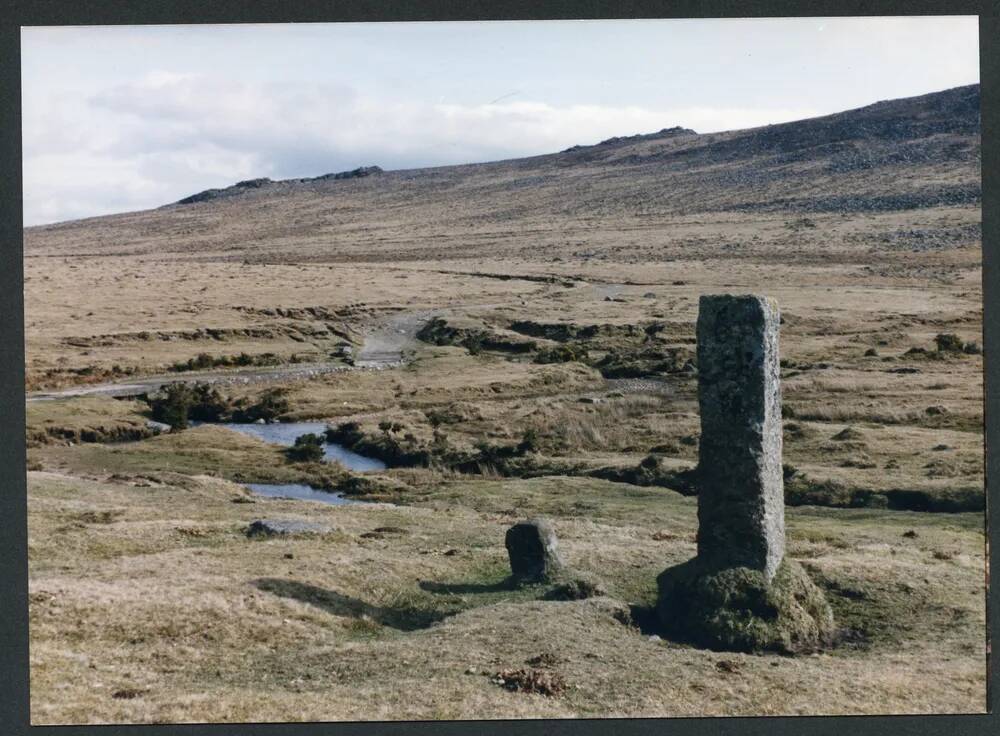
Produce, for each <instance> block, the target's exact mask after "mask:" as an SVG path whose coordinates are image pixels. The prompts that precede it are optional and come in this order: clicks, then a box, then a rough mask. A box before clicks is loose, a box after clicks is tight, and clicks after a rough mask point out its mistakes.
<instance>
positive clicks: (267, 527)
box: [246, 519, 333, 537]
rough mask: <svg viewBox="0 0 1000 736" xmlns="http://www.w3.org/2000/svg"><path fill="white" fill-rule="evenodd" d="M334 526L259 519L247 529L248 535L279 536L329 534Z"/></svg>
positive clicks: (312, 522)
mask: <svg viewBox="0 0 1000 736" xmlns="http://www.w3.org/2000/svg"><path fill="white" fill-rule="evenodd" d="M332 531H333V527H331V526H327V525H326V524H320V523H318V522H314V521H283V520H280V519H257V520H256V521H254V522H253V523H251V524H250V526H248V527H247V529H246V535H247V536H248V537H277V536H290V535H296V534H327V533H329V532H332Z"/></svg>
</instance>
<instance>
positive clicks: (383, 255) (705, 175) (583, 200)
mask: <svg viewBox="0 0 1000 736" xmlns="http://www.w3.org/2000/svg"><path fill="white" fill-rule="evenodd" d="M980 197H981V191H980V122H979V85H970V86H965V87H958V88H955V89H950V90H946V91H943V92H936V93H933V94H927V95H922V96H919V97H910V98H905V99H898V100H891V101H886V102H879V103H876V104H873V105H869V106H867V107H862V108H859V109H856V110H849V111H846V112H841V113H837V114H834V115H826V116H823V117H818V118H812V119H808V120H800V121H796V122H791V123H783V124H780V125H769V126H765V127H760V128H752V129H747V130H736V131H728V132H722V133H710V134H698V133H696V132H695V131H693V130H690V129H686V128H681V127H672V128H664V129H663V130H661V131H659V132H657V133H651V134H643V135H632V136H623V137H616V138H610V139H608V140H605V141H601V142H600V143H596V144H593V145H583V144H581V145H576V146H573V147H571V148H569V149H566V150H564V151H561V152H558V153H553V154H548V155H542V156H534V157H529V158H522V159H512V160H507V161H496V162H490V163H479V164H467V165H460V166H443V167H435V168H425V169H412V170H404V171H382V169H380V168H379V167H377V166H367V167H361V168H358V169H355V170H353V171H348V172H340V173H336V174H327V175H324V176H320V177H315V178H308V179H290V180H283V181H272V180H270V179H266V178H263V179H252V180H249V181H243V182H239V183H237V184H234V185H233V186H231V187H227V188H225V189H210V190H206V191H204V192H200V193H198V194H195V195H192V196H190V197H186V198H185V199H183V200H181V201H180V202H178V203H176V204H173V205H167V206H164V207H161V208H158V209H155V210H150V211H146V212H139V213H129V214H123V215H113V216H109V217H101V218H91V219H88V220H82V221H77V222H69V223H60V224H57V225H49V226H41V227H35V228H29V229H28V230H27V231H26V252H27V253H29V254H34V253H37V254H41V253H50V252H59V251H62V250H63V249H64V248H72V249H74V250H78V251H79V250H81V249H82V250H84V251H85V252H95V253H116V252H118V253H120V252H130V253H137V252H138V253H141V252H147V251H149V252H153V251H155V252H158V253H163V252H172V253H177V254H182V253H192V254H195V253H196V254H199V255H204V253H205V252H206V251H226V252H227V253H229V254H230V255H231V256H232V257H247V258H251V259H253V258H259V257H262V254H263V253H268V254H271V255H274V254H277V253H280V254H281V255H282V257H290V256H293V255H294V256H295V257H307V258H313V259H315V258H325V259H345V258H346V259H357V258H359V257H362V258H365V259H374V260H386V259H395V258H398V257H400V254H401V252H403V251H411V252H412V251H413V249H415V248H418V249H421V252H424V251H426V248H427V243H428V242H430V241H432V240H433V241H434V244H435V249H436V250H435V254H436V255H440V252H443V251H447V252H448V254H449V256H450V257H475V256H476V255H477V253H481V252H482V251H481V250H480V249H481V248H482V247H483V245H484V242H491V243H492V244H493V245H494V246H497V244H499V247H500V248H501V251H502V253H501V254H503V253H510V252H513V251H512V250H511V249H516V248H517V247H519V246H518V244H517V243H515V242H513V241H512V239H511V238H510V237H509V236H510V235H511V234H513V233H514V232H515V231H518V232H525V230H528V231H535V232H541V231H545V232H547V233H550V234H553V237H555V235H554V234H555V233H557V232H566V231H567V229H573V228H576V227H578V226H579V225H580V223H581V222H586V223H587V227H588V229H589V230H590V231H591V232H593V231H595V230H601V229H608V230H610V231H614V232H620V231H621V228H622V226H623V225H628V226H629V227H640V228H654V227H656V226H657V223H661V224H662V223H664V222H667V221H670V222H676V221H677V218H703V217H705V216H711V215H712V214H713V213H714V215H718V216H725V217H734V218H739V217H741V216H744V215H746V216H788V217H799V218H802V217H806V218H807V217H815V216H818V215H824V214H828V215H830V214H832V215H850V214H852V213H855V214H859V215H860V214H864V213H891V212H896V211H900V212H906V211H914V210H929V209H933V208H941V207H945V208H949V207H952V208H953V207H960V208H973V209H974V208H977V207H978V206H979V202H980ZM293 211H294V213H295V216H294V217H286V216H285V215H287V214H288V213H290V212H293ZM754 213H756V215H755V214H754ZM782 213H784V215H782ZM972 219H973V220H976V221H978V218H977V217H976V218H972ZM515 223H516V225H515ZM962 227H963V228H965V230H962V231H961V232H959V233H958V234H957V235H956V233H951V232H950V231H949V233H950V234H948V233H946V234H945V235H942V236H941V237H944V238H945V240H947V239H948V238H951V239H952V240H955V239H956V238H957V240H958V241H961V242H966V241H968V240H969V238H970V237H971V238H975V237H977V236H978V231H976V232H973V230H975V227H977V226H976V225H975V224H974V223H973V222H971V221H970V222H968V223H965V224H964V225H962ZM894 232H895V231H894ZM887 237H889V238H894V237H897V235H894V234H892V233H890V234H889V235H887ZM915 237H917V238H918V239H919V237H921V236H920V235H919V234H918V235H917V236H915ZM935 237H937V236H935ZM935 242H937V241H935ZM321 245H322V247H320V246H321ZM521 246H524V247H536V246H537V243H536V244H535V246H532V245H531V244H530V243H527V242H526V241H523V242H521ZM439 251H440V252H439ZM494 251H495V248H494ZM494 254H496V251H495V252H494Z"/></svg>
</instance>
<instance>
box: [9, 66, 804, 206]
mask: <svg viewBox="0 0 1000 736" xmlns="http://www.w3.org/2000/svg"><path fill="white" fill-rule="evenodd" d="M814 114H817V113H816V111H814V110H810V109H806V108H802V109H789V108H776V109H744V108H711V107H678V108H676V109H661V110H654V109H647V108H644V107H639V106H624V107H612V106H600V105H567V106H557V105H550V104H546V103H543V102H533V101H524V100H510V101H507V102H499V103H496V104H480V105H462V104H453V103H447V102H440V101H433V102H432V101H424V100H419V99H385V98H381V97H378V96H375V95H371V94H363V93H361V92H360V91H358V90H355V89H352V88H350V87H347V86H345V85H325V84H304V83H298V84H278V83H274V82H259V83H256V84H249V83H246V82H239V81H233V80H228V79H224V78H220V77H213V76H210V75H202V74H175V73H172V72H169V71H155V72H151V73H149V74H147V75H146V76H145V77H143V78H142V79H140V80H138V81H136V82H134V83H131V84H124V85H118V86H115V87H112V88H110V89H106V90H103V91H100V92H98V93H96V94H92V95H90V96H89V98H87V99H86V100H83V101H81V100H80V99H79V98H78V97H76V98H75V97H74V96H69V97H65V96H59V95H50V96H48V97H45V98H41V97H39V98H37V99H35V98H30V99H29V98H28V97H26V104H25V116H24V118H25V167H24V168H25V220H26V223H28V224H32V223H40V222H50V221H53V220H59V219H67V218H73V217H80V216H84V215H92V214H106V213H109V212H115V211H122V210H128V209H144V208H148V207H155V206H159V205H161V204H165V203H167V202H170V201H174V200H176V199H178V198H180V197H182V196H185V195H187V194H190V193H193V192H195V191H198V190H200V189H204V188H208V187H213V186H225V185H228V184H230V183H232V182H234V181H236V180H238V179H241V178H247V177H251V176H272V177H280V178H284V177H294V176H314V175H318V174H322V173H327V172H330V171H337V170H342V169H346V168H352V167H354V166H359V165H366V164H378V165H380V166H382V167H383V168H387V169H395V168H409V167H416V166H432V165H442V164H450V163H470V162H477V161H484V160H495V159H499V158H510V157H518V156H525V155H533V154H540V153H548V152H554V151H558V150H561V149H563V148H566V147H568V146H571V145H575V144H588V143H596V142H597V141H599V140H602V139H604V138H608V137H611V136H616V135H630V134H633V133H644V132H652V131H656V130H659V129H661V128H665V127H671V126H674V125H682V126H685V127H691V128H694V129H696V130H698V131H699V132H708V131H715V130H725V129H733V128H740V127H751V126H757V125H764V124H768V123H775V122H781V121H786V120H794V119H799V118H804V117H810V116H812V115H814Z"/></svg>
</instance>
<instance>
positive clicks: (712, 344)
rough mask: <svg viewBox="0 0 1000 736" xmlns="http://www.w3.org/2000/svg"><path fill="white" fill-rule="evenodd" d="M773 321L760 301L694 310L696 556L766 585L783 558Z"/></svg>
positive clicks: (705, 302) (734, 299)
mask: <svg viewBox="0 0 1000 736" xmlns="http://www.w3.org/2000/svg"><path fill="white" fill-rule="evenodd" d="M779 321H780V316H779V311H778V306H777V304H776V303H775V302H774V301H772V300H771V299H768V298H766V297H760V296H733V295H718V296H702V297H701V299H700V301H699V305H698V328H697V329H698V403H699V409H700V412H701V439H700V443H699V459H698V476H699V496H698V556H699V557H700V558H702V559H703V560H704V561H706V562H707V563H709V564H713V565H715V566H718V567H748V568H751V569H755V570H759V571H761V572H763V573H764V576H765V579H766V580H768V581H770V580H771V579H772V578H773V577H774V574H775V572H776V571H777V569H778V565H779V564H780V563H781V560H782V558H783V556H784V553H785V500H784V484H783V478H782V467H781V385H780V373H779V361H778V329H779V328H778V325H779Z"/></svg>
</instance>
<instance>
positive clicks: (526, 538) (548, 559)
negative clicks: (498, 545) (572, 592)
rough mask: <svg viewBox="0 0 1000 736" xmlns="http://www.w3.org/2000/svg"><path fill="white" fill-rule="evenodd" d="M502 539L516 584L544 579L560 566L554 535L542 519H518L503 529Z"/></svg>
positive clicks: (561, 566)
mask: <svg viewBox="0 0 1000 736" xmlns="http://www.w3.org/2000/svg"><path fill="white" fill-rule="evenodd" d="M504 542H505V544H506V546H507V555H508V556H509V558H510V571H511V576H512V577H513V578H514V580H515V581H517V582H519V583H532V582H548V581H551V580H553V579H554V578H555V577H556V576H557V575H558V573H559V572H560V571H561V570H562V569H563V564H562V560H560V559H559V553H558V549H557V548H558V541H557V540H556V535H555V533H554V532H553V531H552V527H551V525H550V524H549V522H548V521H547V520H545V519H530V520H528V521H521V522H518V523H517V524H515V525H514V526H512V527H511V528H510V529H508V530H507V535H506V538H505V540H504Z"/></svg>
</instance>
